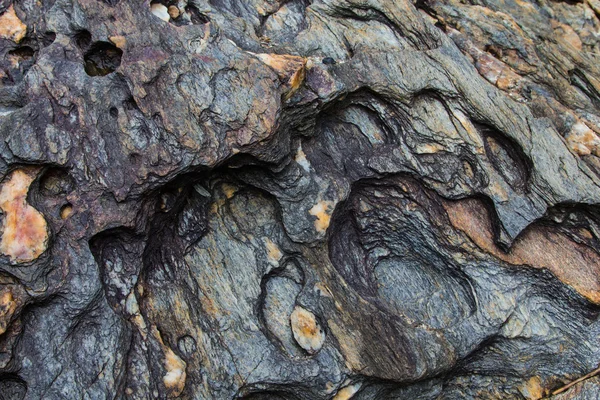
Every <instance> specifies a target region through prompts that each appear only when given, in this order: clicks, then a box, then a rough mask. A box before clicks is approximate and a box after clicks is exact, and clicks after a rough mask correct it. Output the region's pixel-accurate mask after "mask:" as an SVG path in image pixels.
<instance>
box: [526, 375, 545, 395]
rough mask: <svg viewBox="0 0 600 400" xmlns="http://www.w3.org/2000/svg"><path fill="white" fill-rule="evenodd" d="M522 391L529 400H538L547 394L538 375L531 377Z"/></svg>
mask: <svg viewBox="0 0 600 400" xmlns="http://www.w3.org/2000/svg"><path fill="white" fill-rule="evenodd" d="M521 393H522V394H523V396H525V398H526V399H529V400H538V399H541V398H542V397H544V396H545V391H544V388H543V387H542V381H541V380H540V378H538V377H537V376H533V377H531V378H530V379H529V380H528V381H527V382H526V383H525V386H524V387H523V388H522V389H521Z"/></svg>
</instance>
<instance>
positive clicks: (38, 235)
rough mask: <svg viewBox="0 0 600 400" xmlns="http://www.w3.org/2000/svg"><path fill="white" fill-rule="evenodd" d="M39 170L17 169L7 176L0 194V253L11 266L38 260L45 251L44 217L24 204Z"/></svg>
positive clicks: (46, 238)
mask: <svg viewBox="0 0 600 400" xmlns="http://www.w3.org/2000/svg"><path fill="white" fill-rule="evenodd" d="M38 172H39V169H35V168H24V169H19V170H16V171H14V172H12V174H11V175H10V176H9V178H8V179H7V180H5V182H4V183H3V184H2V189H1V190H0V208H1V209H2V212H3V213H4V221H3V224H2V228H3V232H2V241H1V242H0V252H2V254H4V255H6V256H8V257H10V259H11V261H12V262H17V263H22V262H27V261H32V260H35V259H36V258H38V257H39V256H40V255H41V254H42V253H43V252H44V251H45V250H46V248H47V244H48V226H47V224H46V220H45V219H44V216H43V215H42V214H41V213H40V212H39V211H37V210H36V209H35V208H33V207H31V206H30V205H29V204H27V193H28V192H29V185H31V182H33V180H34V179H35V177H36V176H37V173H38Z"/></svg>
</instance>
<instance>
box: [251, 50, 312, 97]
mask: <svg viewBox="0 0 600 400" xmlns="http://www.w3.org/2000/svg"><path fill="white" fill-rule="evenodd" d="M254 56H255V57H256V58H258V59H259V60H260V61H262V62H263V63H265V64H267V65H268V66H269V67H271V68H272V69H274V70H275V72H277V75H278V76H279V78H280V79H281V80H283V81H284V82H285V83H286V84H287V85H288V86H289V87H290V89H289V92H288V94H287V96H286V97H288V98H289V97H290V96H291V95H292V94H293V93H294V92H295V91H296V90H298V88H299V87H300V85H302V82H304V78H305V77H306V59H305V58H304V57H299V56H292V55H288V54H284V55H280V54H254Z"/></svg>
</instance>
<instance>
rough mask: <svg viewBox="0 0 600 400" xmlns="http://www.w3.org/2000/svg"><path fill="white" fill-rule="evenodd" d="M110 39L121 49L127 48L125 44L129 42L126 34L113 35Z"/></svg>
mask: <svg viewBox="0 0 600 400" xmlns="http://www.w3.org/2000/svg"><path fill="white" fill-rule="evenodd" d="M108 40H110V41H111V42H112V43H113V44H114V45H115V46H117V47H118V48H119V49H121V50H124V49H125V44H126V43H127V40H126V39H125V36H111V37H109V38H108Z"/></svg>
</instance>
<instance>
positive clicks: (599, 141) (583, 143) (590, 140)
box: [565, 121, 600, 156]
mask: <svg viewBox="0 0 600 400" xmlns="http://www.w3.org/2000/svg"><path fill="white" fill-rule="evenodd" d="M565 139H566V140H567V145H568V146H569V148H570V149H571V150H572V151H573V152H575V153H576V154H578V155H580V156H587V155H590V154H594V155H596V156H600V137H598V135H597V134H596V133H595V132H594V131H592V130H591V129H590V128H589V127H588V126H587V125H586V124H585V123H584V122H581V121H579V122H577V123H575V124H574V125H573V127H572V128H571V131H570V132H569V133H568V134H567V135H566V136H565Z"/></svg>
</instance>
